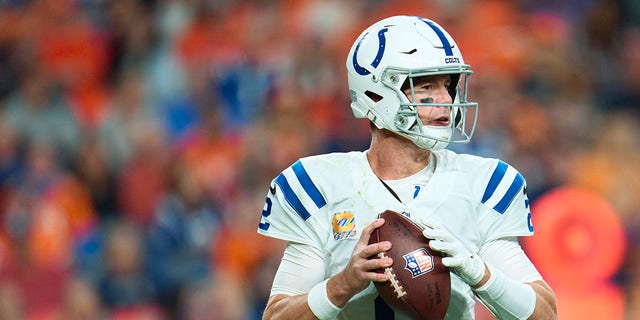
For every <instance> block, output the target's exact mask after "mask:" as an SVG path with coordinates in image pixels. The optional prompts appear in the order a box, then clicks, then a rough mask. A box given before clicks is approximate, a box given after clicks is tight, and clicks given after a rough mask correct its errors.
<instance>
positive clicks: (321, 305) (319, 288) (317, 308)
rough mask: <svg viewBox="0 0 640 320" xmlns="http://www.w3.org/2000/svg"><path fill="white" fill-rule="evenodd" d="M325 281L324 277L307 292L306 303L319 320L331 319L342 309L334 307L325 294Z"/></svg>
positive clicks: (327, 280)
mask: <svg viewBox="0 0 640 320" xmlns="http://www.w3.org/2000/svg"><path fill="white" fill-rule="evenodd" d="M327 282H329V279H326V280H324V281H322V282H320V283H318V284H317V285H315V286H314V287H313V288H311V290H310V291H309V293H308V294H307V303H308V304H309V308H310V309H311V312H313V314H314V315H315V316H316V317H317V318H318V319H320V320H333V319H335V318H336V317H337V316H338V313H340V311H342V308H338V307H336V306H335V305H334V304H333V303H332V302H331V300H329V296H328V295H327Z"/></svg>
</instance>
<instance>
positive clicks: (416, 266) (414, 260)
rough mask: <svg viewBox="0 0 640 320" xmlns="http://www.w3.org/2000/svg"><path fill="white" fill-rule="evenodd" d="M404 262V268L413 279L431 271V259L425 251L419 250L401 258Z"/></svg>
mask: <svg viewBox="0 0 640 320" xmlns="http://www.w3.org/2000/svg"><path fill="white" fill-rule="evenodd" d="M402 257H403V258H404V261H405V265H404V268H405V269H407V270H409V272H411V277H412V278H415V277H418V276H421V275H423V274H425V273H427V272H429V271H431V270H433V257H432V256H431V255H430V254H429V253H428V252H427V249H425V248H420V249H418V250H415V251H411V252H409V253H407V254H405V255H404V256H402Z"/></svg>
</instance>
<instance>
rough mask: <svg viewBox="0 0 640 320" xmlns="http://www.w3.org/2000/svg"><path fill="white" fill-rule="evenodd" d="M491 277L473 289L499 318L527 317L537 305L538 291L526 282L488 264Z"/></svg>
mask: <svg viewBox="0 0 640 320" xmlns="http://www.w3.org/2000/svg"><path fill="white" fill-rule="evenodd" d="M487 268H489V272H491V277H489V280H487V282H486V283H485V284H483V285H482V286H480V287H478V288H476V289H474V290H473V291H474V292H475V294H476V295H477V296H478V298H479V300H480V301H481V302H482V303H483V304H484V305H485V306H486V307H487V309H489V310H491V312H493V314H494V315H495V316H497V317H498V318H499V319H527V318H528V317H529V316H531V314H532V313H533V310H534V309H535V307H536V292H535V291H533V288H532V287H531V286H530V285H528V284H525V283H522V282H518V281H516V280H513V279H511V278H509V277H508V276H507V275H505V274H504V273H502V272H501V271H500V270H498V269H495V268H493V267H492V266H490V265H487Z"/></svg>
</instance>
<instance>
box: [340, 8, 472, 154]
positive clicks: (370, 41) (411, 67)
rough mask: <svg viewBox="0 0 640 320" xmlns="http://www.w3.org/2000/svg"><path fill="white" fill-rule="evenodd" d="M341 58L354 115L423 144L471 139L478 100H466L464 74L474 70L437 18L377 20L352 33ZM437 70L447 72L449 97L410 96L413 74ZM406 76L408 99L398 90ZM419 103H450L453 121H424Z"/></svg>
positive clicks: (430, 145)
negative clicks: (443, 100)
mask: <svg viewBox="0 0 640 320" xmlns="http://www.w3.org/2000/svg"><path fill="white" fill-rule="evenodd" d="M346 64H347V74H348V81H349V91H350V95H351V101H352V102H351V109H352V110H353V114H354V115H355V116H356V118H368V119H369V120H371V121H372V122H373V123H374V124H375V126H376V127H378V128H380V129H387V130H390V131H393V132H395V133H397V134H399V135H401V136H403V137H406V138H407V139H409V140H411V141H413V142H414V143H415V144H416V145H417V146H419V147H421V148H424V149H430V150H440V149H443V148H445V147H446V146H447V145H448V144H449V143H467V142H469V140H470V139H471V136H472V135H473V131H474V130H475V126H476V121H477V114H478V113H477V107H478V104H477V103H475V102H467V87H468V84H467V78H468V77H469V76H470V75H471V74H472V73H473V72H472V71H471V67H470V66H469V65H466V64H464V60H463V59H462V54H461V53H460V49H459V48H458V46H457V45H456V43H455V41H454V40H453V38H452V37H451V36H450V35H449V34H448V33H447V31H445V30H444V29H443V28H442V27H441V26H440V25H438V24H437V23H435V22H433V21H431V20H429V19H425V18H421V17H416V16H395V17H390V18H386V19H384V20H381V21H379V22H377V23H375V24H373V25H372V26H370V27H369V28H367V29H366V30H364V31H363V32H362V34H361V35H360V36H359V37H358V38H357V39H356V41H355V42H354V44H353V46H352V47H351V50H350V51H349V56H348V57H347V62H346ZM436 74H450V75H451V85H450V87H449V94H450V95H451V98H452V101H453V103H451V104H442V103H430V102H433V101H430V100H429V99H427V100H426V101H425V100H422V101H416V99H413V92H414V90H413V79H414V78H416V77H422V76H428V75H436ZM405 82H408V85H409V86H410V88H411V95H412V99H411V100H409V98H408V97H407V96H406V95H405V94H404V93H403V92H402V90H401V87H402V86H403V84H405ZM410 101H413V103H411V102H410ZM421 102H427V103H421ZM418 107H450V112H451V115H450V119H451V120H452V121H449V125H448V126H427V125H423V124H422V122H421V121H420V118H419V117H418Z"/></svg>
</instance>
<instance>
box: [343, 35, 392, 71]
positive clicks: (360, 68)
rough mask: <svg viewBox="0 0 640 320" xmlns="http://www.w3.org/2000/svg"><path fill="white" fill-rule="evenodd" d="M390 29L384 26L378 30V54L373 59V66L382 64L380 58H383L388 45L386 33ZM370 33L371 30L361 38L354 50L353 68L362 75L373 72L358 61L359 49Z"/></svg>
mask: <svg viewBox="0 0 640 320" xmlns="http://www.w3.org/2000/svg"><path fill="white" fill-rule="evenodd" d="M387 31H389V28H384V29H382V30H380V31H378V43H379V45H378V53H377V54H376V58H375V59H373V62H371V66H372V67H373V68H374V69H375V68H377V67H378V65H379V64H380V60H382V56H383V55H384V49H385V47H386V43H387V38H386V37H385V35H384V34H385V33H386V32H387ZM368 34H369V32H367V33H365V34H364V35H363V36H362V38H360V41H358V44H357V45H356V48H355V50H354V51H353V59H352V60H353V61H352V62H353V68H354V69H355V70H356V72H357V73H358V74H359V75H361V76H366V75H368V74H370V73H371V72H370V71H369V70H367V69H365V68H364V67H363V66H361V65H360V64H359V63H358V50H359V49H360V44H362V40H364V38H366V37H367V35H368Z"/></svg>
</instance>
